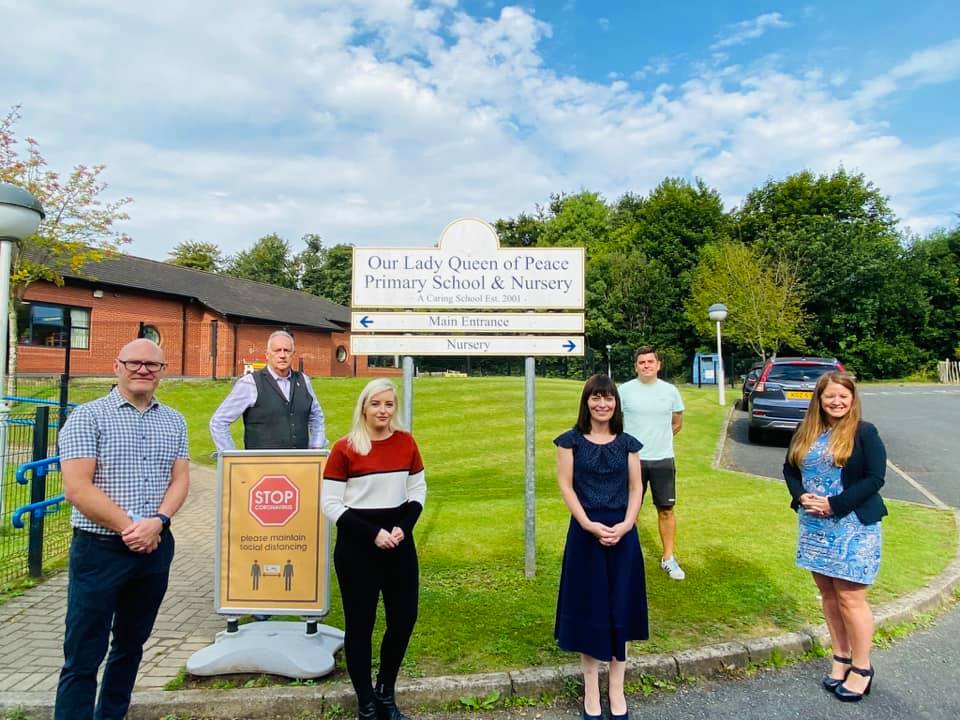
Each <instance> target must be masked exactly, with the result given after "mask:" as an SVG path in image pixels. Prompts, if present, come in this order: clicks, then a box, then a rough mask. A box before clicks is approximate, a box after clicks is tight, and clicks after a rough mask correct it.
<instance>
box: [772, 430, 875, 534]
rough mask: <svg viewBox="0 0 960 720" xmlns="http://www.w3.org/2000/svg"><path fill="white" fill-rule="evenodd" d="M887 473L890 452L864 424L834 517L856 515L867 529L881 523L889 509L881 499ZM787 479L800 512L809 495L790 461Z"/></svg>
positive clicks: (833, 504)
mask: <svg viewBox="0 0 960 720" xmlns="http://www.w3.org/2000/svg"><path fill="white" fill-rule="evenodd" d="M886 472H887V450H886V448H884V447H883V441H882V440H880V435H879V434H878V433H877V428H876V427H875V426H874V425H872V424H871V423H868V422H865V421H862V420H861V421H860V425H859V426H857V434H856V437H855V438H854V441H853V452H852V453H851V454H850V459H849V460H847V464H846V465H844V466H843V469H842V470H841V471H840V480H841V481H842V482H843V492H841V493H840V494H839V495H834V496H833V497H831V498H830V509H831V510H833V514H834V515H836V516H837V517H843V516H844V515H847V514H849V513H851V512H855V513H856V514H857V517H858V518H860V522H862V523H863V524H864V525H870V524H872V523H875V522H879V520H880V518H882V517H883V516H884V515H886V514H887V506H886V505H884V504H883V498H882V497H880V488H882V487H883V478H884V476H885V475H886ZM783 479H784V480H786V481H787V488H788V489H789V490H790V495H792V496H793V500H792V501H791V503H790V507H791V508H793V509H794V510H797V509H798V508H799V507H800V496H801V495H803V493H805V492H806V491H805V490H804V489H803V480H802V478H801V475H800V469H799V468H798V467H796V466H795V465H793V464H791V463H790V461H789V459H788V460H786V461H785V462H784V463H783Z"/></svg>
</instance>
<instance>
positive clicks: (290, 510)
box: [248, 475, 300, 527]
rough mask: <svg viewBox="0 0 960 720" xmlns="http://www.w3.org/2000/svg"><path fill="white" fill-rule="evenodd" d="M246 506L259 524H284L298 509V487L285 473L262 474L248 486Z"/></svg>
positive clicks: (274, 525)
mask: <svg viewBox="0 0 960 720" xmlns="http://www.w3.org/2000/svg"><path fill="white" fill-rule="evenodd" d="M248 506H249V509H250V514H251V515H253V517H254V518H256V520H257V522H258V523H260V524H261V525H264V526H267V527H277V526H280V525H286V524H287V523H288V522H290V520H291V518H293V516H294V515H296V514H297V511H298V510H300V488H298V487H297V486H296V485H294V484H293V483H292V482H291V481H290V478H288V477H287V476H286V475H264V476H263V477H262V478H260V479H259V480H257V482H255V483H254V484H253V487H252V488H250V499H249V505H248Z"/></svg>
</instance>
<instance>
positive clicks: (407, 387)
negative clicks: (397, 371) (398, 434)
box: [403, 355, 413, 432]
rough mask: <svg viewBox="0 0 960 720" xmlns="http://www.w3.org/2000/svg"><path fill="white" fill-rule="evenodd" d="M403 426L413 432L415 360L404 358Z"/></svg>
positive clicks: (407, 356) (405, 356) (408, 357)
mask: <svg viewBox="0 0 960 720" xmlns="http://www.w3.org/2000/svg"><path fill="white" fill-rule="evenodd" d="M403 425H404V427H406V428H407V432H413V358H412V357H410V356H409V355H404V356H403Z"/></svg>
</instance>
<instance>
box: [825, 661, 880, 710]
mask: <svg viewBox="0 0 960 720" xmlns="http://www.w3.org/2000/svg"><path fill="white" fill-rule="evenodd" d="M850 672H852V673H856V674H857V675H860V676H861V677H865V678H867V687H865V688H864V690H863V692H862V693H858V692H854V691H853V690H847V688H845V687H844V686H843V684H842V683H841V684H840V685H837V689H836V690H834V691H833V693H834V695H836V696H837V700H840V701H842V702H860V701H861V700H863V696H864V695H869V694H870V690H871V689H873V676H874V675H875V674H876V672H875V671H874V669H873V666H872V665H871V666H870V667H869V668H868V669H867V670H864V669H863V668H858V667H855V666H853V665H851V666H850Z"/></svg>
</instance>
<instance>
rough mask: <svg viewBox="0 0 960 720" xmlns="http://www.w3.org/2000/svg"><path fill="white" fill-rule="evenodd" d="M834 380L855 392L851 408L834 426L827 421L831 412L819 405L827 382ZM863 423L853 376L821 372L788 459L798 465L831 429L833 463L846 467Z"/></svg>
mask: <svg viewBox="0 0 960 720" xmlns="http://www.w3.org/2000/svg"><path fill="white" fill-rule="evenodd" d="M830 383H833V384H835V385H842V386H843V387H845V388H846V389H847V390H849V391H850V393H851V395H853V398H852V401H851V403H850V411H849V412H848V413H847V414H846V415H844V416H843V417H842V418H840V419H839V420H837V421H836V422H835V423H834V424H833V425H832V426H831V425H830V423H829V421H828V417H829V416H828V415H827V414H826V412H824V410H823V407H822V406H821V404H820V398H821V397H822V396H823V392H824V390H826V389H827V385H829V384H830ZM859 424H860V395H859V393H857V384H856V383H855V382H854V379H853V375H851V374H850V373H846V372H829V373H826V374H825V375H821V376H820V379H819V380H817V387H816V389H815V390H814V391H813V398H811V400H810V406H809V407H808V408H807V414H806V415H804V417H803V422H802V423H800V427H799V428H797V432H796V433H795V434H794V436H793V439H792V440H791V441H790V450H788V451H787V460H788V461H789V462H790V463H791V464H792V465H795V466H797V467H799V466H800V462H801V461H802V460H803V458H804V456H806V454H807V453H808V452H809V451H810V447H811V446H812V445H813V443H814V442H816V439H817V438H818V437H819V436H820V435H821V434H823V433H824V432H826V431H827V430H830V431H831V432H830V439H829V440H828V441H827V449H828V450H829V451H830V454H831V455H832V456H833V462H834V464H835V465H837V466H838V467H843V466H844V465H846V464H847V460H849V459H850V455H851V453H853V441H854V438H856V435H857V426H858V425H859Z"/></svg>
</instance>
